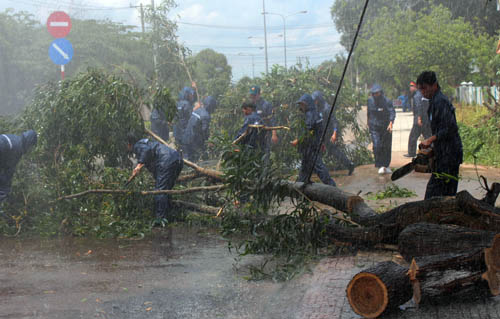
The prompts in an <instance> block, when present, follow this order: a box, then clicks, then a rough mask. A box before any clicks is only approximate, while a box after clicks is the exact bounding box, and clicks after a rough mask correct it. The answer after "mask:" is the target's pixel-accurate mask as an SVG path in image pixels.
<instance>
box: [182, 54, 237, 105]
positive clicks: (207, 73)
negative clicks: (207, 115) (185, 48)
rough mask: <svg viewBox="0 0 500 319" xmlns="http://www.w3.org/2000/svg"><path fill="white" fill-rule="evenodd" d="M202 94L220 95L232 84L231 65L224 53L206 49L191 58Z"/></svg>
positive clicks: (190, 61) (195, 77)
mask: <svg viewBox="0 0 500 319" xmlns="http://www.w3.org/2000/svg"><path fill="white" fill-rule="evenodd" d="M188 61H189V64H190V65H191V67H192V69H193V70H194V72H193V79H194V80H196V85H197V86H198V90H199V94H200V95H212V96H214V97H220V96H222V95H223V94H224V92H226V90H227V89H228V88H229V86H230V84H231V75H232V74H231V66H230V65H228V64H227V58H226V56H225V55H224V54H222V53H218V52H216V51H214V50H212V49H204V50H202V51H200V52H198V54H196V55H195V56H193V57H192V58H190V59H189V60H188Z"/></svg>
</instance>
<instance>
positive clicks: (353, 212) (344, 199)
mask: <svg viewBox="0 0 500 319" xmlns="http://www.w3.org/2000/svg"><path fill="white" fill-rule="evenodd" d="M286 186H287V187H288V189H289V191H290V193H291V195H290V196H294V197H297V196H299V195H305V196H306V197H307V198H309V199H310V200H313V201H317V202H320V203H322V204H325V205H329V206H331V207H333V208H335V209H337V210H340V211H342V212H345V213H348V214H349V216H350V217H351V219H352V220H353V221H354V222H356V223H359V224H361V223H360V221H363V220H365V219H369V218H371V217H373V216H375V215H376V213H375V211H374V210H373V209H371V208H370V207H368V205H366V203H365V201H364V200H363V198H361V197H360V196H357V195H354V194H351V193H347V192H344V191H343V190H341V189H339V188H337V187H334V186H330V185H326V184H319V183H311V184H306V185H304V183H301V182H295V183H292V182H287V184H286Z"/></svg>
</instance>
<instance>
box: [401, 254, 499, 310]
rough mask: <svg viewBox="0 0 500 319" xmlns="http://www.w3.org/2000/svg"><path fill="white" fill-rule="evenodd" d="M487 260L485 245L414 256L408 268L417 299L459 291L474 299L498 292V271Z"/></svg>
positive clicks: (416, 300)
mask: <svg viewBox="0 0 500 319" xmlns="http://www.w3.org/2000/svg"><path fill="white" fill-rule="evenodd" d="M487 263H488V262H487V259H486V256H485V252H484V249H481V248H478V249H474V250H472V251H469V252H462V253H452V254H441V255H434V256H426V257H417V258H414V259H413V260H412V264H411V266H410V270H409V271H408V276H409V279H410V281H411V283H412V286H413V299H414V301H415V302H416V303H417V304H418V303H420V302H421V301H433V300H435V299H436V298H441V297H447V296H451V295H457V294H460V295H462V296H468V297H471V298H473V297H475V296H478V295H493V296H495V295H498V293H499V289H498V287H499V285H498V272H497V271H496V270H494V269H493V267H489V265H488V264H487ZM495 266H498V265H495Z"/></svg>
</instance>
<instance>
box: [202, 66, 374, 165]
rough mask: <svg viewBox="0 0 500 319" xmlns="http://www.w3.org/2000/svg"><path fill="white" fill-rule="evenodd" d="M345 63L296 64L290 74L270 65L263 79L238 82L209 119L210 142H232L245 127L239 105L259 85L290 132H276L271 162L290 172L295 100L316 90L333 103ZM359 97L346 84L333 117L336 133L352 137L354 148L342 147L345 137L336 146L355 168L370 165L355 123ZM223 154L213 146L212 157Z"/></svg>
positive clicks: (364, 135) (298, 116)
mask: <svg viewBox="0 0 500 319" xmlns="http://www.w3.org/2000/svg"><path fill="white" fill-rule="evenodd" d="M344 62H345V61H344V60H343V59H341V58H339V59H338V60H337V61H335V62H333V61H330V62H325V63H323V64H322V65H320V66H319V67H314V68H313V67H310V66H308V65H306V66H302V65H296V66H293V67H291V68H290V69H289V70H285V69H284V68H282V67H279V66H274V67H273V68H272V70H271V72H269V74H268V75H264V76H263V77H262V78H256V79H254V80H252V79H250V78H243V79H241V80H240V81H239V82H238V83H237V85H235V86H234V87H232V88H230V89H228V90H227V91H226V93H225V95H224V96H222V98H221V99H220V100H219V103H218V109H217V112H216V113H215V114H214V115H213V117H212V118H213V125H211V136H212V141H214V142H216V141H217V140H218V139H221V138H222V139H228V138H232V137H234V135H235V133H236V132H237V130H238V129H239V127H241V124H242V122H243V115H242V113H241V108H240V106H241V104H242V102H243V101H244V100H245V99H247V98H248V91H249V88H250V86H251V85H254V84H256V85H259V86H260V87H261V90H262V98H264V99H265V100H267V101H269V102H270V103H272V105H273V106H274V111H275V118H276V122H277V123H278V125H285V126H288V127H291V128H292V130H291V131H289V132H288V131H279V132H278V137H279V139H280V141H279V143H278V144H277V145H272V155H271V156H272V161H273V162H279V163H281V164H283V165H282V167H281V169H282V172H283V171H285V172H286V171H290V170H292V169H294V168H295V167H296V166H297V165H298V163H299V155H298V153H297V150H296V149H295V148H293V147H291V146H290V142H291V141H292V140H294V139H295V138H296V136H295V135H296V132H298V131H299V129H298V128H299V127H300V125H301V123H302V122H303V114H302V113H301V112H300V110H299V108H298V107H297V105H296V101H297V100H298V99H299V98H300V96H301V95H302V94H304V93H309V94H311V93H312V92H313V91H315V90H320V91H322V92H323V94H324V96H325V98H326V99H327V101H328V102H329V103H332V101H333V97H334V95H335V91H336V84H337V83H338V82H339V78H340V73H341V68H342V67H343V63H344ZM357 98H359V97H358V96H356V93H355V91H354V90H353V89H352V88H351V87H350V86H349V85H344V87H343V88H342V90H341V95H340V96H339V98H338V100H337V106H336V107H335V115H336V117H337V119H338V121H339V132H345V131H346V130H350V131H352V133H353V134H354V136H355V138H354V141H353V142H352V143H353V144H352V145H349V147H347V146H346V144H345V143H344V136H342V134H339V135H338V138H337V143H338V145H339V146H340V147H341V148H342V149H344V150H345V151H346V153H347V155H348V156H349V157H350V158H351V159H352V160H353V161H354V162H355V163H356V164H357V165H361V164H365V163H369V162H370V161H371V154H370V152H368V150H367V149H366V145H367V144H368V139H369V136H368V132H367V131H366V129H364V128H363V127H361V126H360V125H359V123H358V121H357V115H358V112H359V110H360V109H361V105H359V104H358V103H357V102H356V101H357ZM215 144H217V143H215ZM222 150H223V147H217V148H216V149H213V150H212V151H213V152H212V153H215V154H221V152H222ZM326 161H327V163H330V164H332V165H335V164H336V163H337V162H336V161H334V160H333V159H330V158H326Z"/></svg>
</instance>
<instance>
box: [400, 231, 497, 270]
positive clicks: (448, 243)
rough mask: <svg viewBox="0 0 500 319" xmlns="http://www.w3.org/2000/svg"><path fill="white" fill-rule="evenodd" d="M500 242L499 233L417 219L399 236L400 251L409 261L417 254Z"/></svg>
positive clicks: (443, 252)
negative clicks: (418, 221)
mask: <svg viewBox="0 0 500 319" xmlns="http://www.w3.org/2000/svg"><path fill="white" fill-rule="evenodd" d="M496 242H498V243H497V245H500V234H498V233H495V232H490V231H483V230H474V229H470V228H465V227H459V226H456V225H436V224H429V223H416V224H412V225H409V226H408V227H406V228H405V229H404V230H403V231H402V232H401V233H400V234H399V238H398V247H399V252H400V254H401V255H402V256H403V257H404V259H405V260H406V261H408V262H410V261H411V260H412V259H413V258H415V257H421V256H429V255H440V254H445V253H456V252H465V251H470V250H474V249H477V248H483V249H484V248H491V247H494V245H495V243H496Z"/></svg>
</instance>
